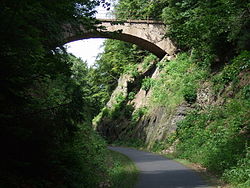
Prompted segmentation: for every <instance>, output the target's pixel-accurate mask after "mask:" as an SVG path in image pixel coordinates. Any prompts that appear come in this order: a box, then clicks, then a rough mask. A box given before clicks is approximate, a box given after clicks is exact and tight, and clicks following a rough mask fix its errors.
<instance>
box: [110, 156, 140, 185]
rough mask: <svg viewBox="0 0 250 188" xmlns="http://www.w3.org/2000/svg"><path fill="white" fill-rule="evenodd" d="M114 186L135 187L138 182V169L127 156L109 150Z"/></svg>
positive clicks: (112, 183)
mask: <svg viewBox="0 0 250 188" xmlns="http://www.w3.org/2000/svg"><path fill="white" fill-rule="evenodd" d="M109 161H110V164H109V166H110V167H111V168H110V177H111V187H112V188H133V187H134V186H135V183H136V182H137V177H138V169H137V168H136V166H135V165H134V163H133V162H132V161H131V159H129V158H128V157H127V156H125V155H123V154H121V153H118V152H115V151H109Z"/></svg>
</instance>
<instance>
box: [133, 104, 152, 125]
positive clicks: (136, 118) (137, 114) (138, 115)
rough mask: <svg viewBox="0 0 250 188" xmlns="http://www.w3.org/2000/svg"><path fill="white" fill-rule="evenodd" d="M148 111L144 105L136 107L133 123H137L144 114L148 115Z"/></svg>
mask: <svg viewBox="0 0 250 188" xmlns="http://www.w3.org/2000/svg"><path fill="white" fill-rule="evenodd" d="M147 112H148V109H147V107H142V108H138V109H136V110H135V111H134V112H133V114H132V119H131V120H132V123H134V124H135V123H137V122H138V121H139V120H140V119H141V117H142V116H144V115H146V114H147Z"/></svg>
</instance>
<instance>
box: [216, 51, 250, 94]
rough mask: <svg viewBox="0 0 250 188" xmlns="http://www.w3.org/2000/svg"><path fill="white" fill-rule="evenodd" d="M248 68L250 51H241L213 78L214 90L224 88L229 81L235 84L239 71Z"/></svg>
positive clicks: (249, 66)
mask: <svg viewBox="0 0 250 188" xmlns="http://www.w3.org/2000/svg"><path fill="white" fill-rule="evenodd" d="M249 68H250V52H249V51H243V52H241V53H240V55H238V56H237V57H235V58H234V59H233V60H232V64H229V65H227V66H226V67H225V68H224V69H223V71H222V72H221V73H220V74H218V75H216V76H215V77H214V78H213V84H214V88H215V91H219V90H221V89H223V88H225V87H226V86H227V85H228V84H229V83H231V82H232V83H233V84H234V85H236V84H237V82H238V81H239V73H240V72H241V71H244V70H248V69H249Z"/></svg>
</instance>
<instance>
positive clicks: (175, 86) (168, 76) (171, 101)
mask: <svg viewBox="0 0 250 188" xmlns="http://www.w3.org/2000/svg"><path fill="white" fill-rule="evenodd" d="M158 66H160V67H161V69H162V72H161V75H160V78H158V79H155V80H154V85H153V87H152V91H153V95H152V97H151V101H152V103H153V104H154V105H155V104H158V105H161V106H162V105H164V106H166V107H167V108H168V109H170V110H171V109H174V107H176V106H178V105H179V104H181V103H182V102H183V101H184V100H186V101H187V102H188V103H193V102H195V100H196V90H197V88H198V86H199V82H200V81H202V80H204V79H205V78H206V77H207V71H206V70H203V69H201V68H199V67H198V66H197V65H196V64H195V63H193V62H192V60H191V58H189V56H188V55H187V54H180V55H179V56H178V57H177V59H175V60H173V61H170V62H163V63H162V64H159V65H158Z"/></svg>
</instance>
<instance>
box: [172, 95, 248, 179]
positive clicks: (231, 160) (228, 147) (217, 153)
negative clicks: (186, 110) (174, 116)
mask: <svg viewBox="0 0 250 188" xmlns="http://www.w3.org/2000/svg"><path fill="white" fill-rule="evenodd" d="M249 107H250V102H249V101H248V100H245V99H244V98H241V97H240V96H239V97H238V98H236V99H232V100H231V101H230V102H228V103H227V104H226V105H225V106H223V107H211V108H210V109H209V110H208V111H205V112H201V111H194V112H192V113H190V114H189V115H188V116H186V118H185V119H184V120H183V121H182V122H181V123H180V124H179V126H178V129H177V139H179V143H178V145H177V151H176V153H177V155H178V156H179V157H183V158H187V159H189V160H191V161H193V162H196V163H200V164H202V165H203V166H205V167H207V168H208V169H210V170H212V171H214V172H217V173H218V174H220V175H224V174H225V175H224V176H225V178H227V177H228V178H229V176H230V178H232V180H231V181H232V182H233V181H235V183H236V182H237V181H238V180H233V179H234V178H233V173H234V171H238V172H237V173H240V172H242V173H243V174H244V173H245V172H246V171H248V170H247V169H248V167H246V166H245V165H247V161H249V160H248V159H247V157H248V156H249V154H247V152H249V151H248V150H249V149H248V147H249V146H248V138H247V137H248V136H247V135H248V132H249V126H248V124H249V122H248V121H249V112H248V111H249ZM242 160H243V161H244V162H242ZM230 169H235V170H230ZM243 174H242V175H243ZM240 177H242V180H241V181H240V182H237V183H244V181H246V180H247V179H246V176H245V175H243V176H241V175H240ZM235 178H236V179H238V178H237V177H235ZM227 181H230V180H229V179H227Z"/></svg>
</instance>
